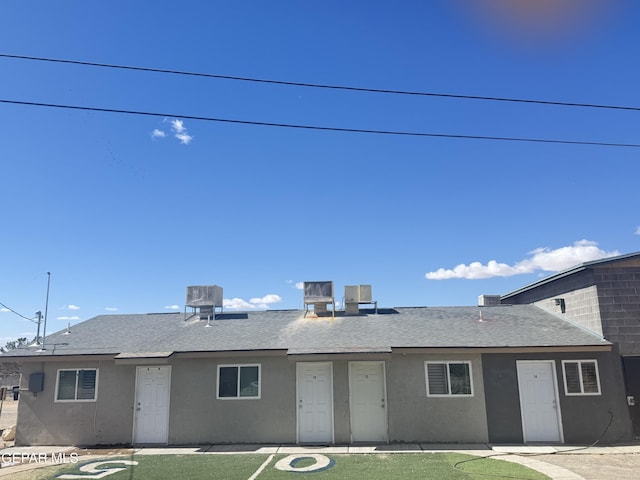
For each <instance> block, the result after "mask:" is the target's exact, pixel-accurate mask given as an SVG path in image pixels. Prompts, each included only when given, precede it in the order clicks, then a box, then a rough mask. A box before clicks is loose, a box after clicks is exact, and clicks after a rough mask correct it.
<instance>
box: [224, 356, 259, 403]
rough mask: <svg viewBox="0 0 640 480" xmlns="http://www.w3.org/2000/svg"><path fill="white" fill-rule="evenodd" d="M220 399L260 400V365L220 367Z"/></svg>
mask: <svg viewBox="0 0 640 480" xmlns="http://www.w3.org/2000/svg"><path fill="white" fill-rule="evenodd" d="M217 389H218V392H217V397H218V398H222V399H225V398H229V399H231V398H241V399H242V398H245V399H250V398H253V399H256V398H260V365H259V364H255V365H218V388H217Z"/></svg>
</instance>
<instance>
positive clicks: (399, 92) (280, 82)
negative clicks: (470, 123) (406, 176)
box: [0, 53, 640, 112]
mask: <svg viewBox="0 0 640 480" xmlns="http://www.w3.org/2000/svg"><path fill="white" fill-rule="evenodd" d="M0 57H4V58H14V59H19V60H34V61H39V62H53V63H66V64H72V65H84V66H90V67H102V68H115V69H121V70H135V71H141V72H153V73H166V74H171V75H186V76H193V77H206V78H218V79H223V80H237V81H242V82H254V83H268V84H274V85H287V86H295V87H308V88H324V89H331V90H348V91H352V92H368V93H385V94H394V95H412V96H422V97H441V98H455V99H460V100H486V101H491V102H510V103H527V104H537V105H554V106H562V107H581V108H601V109H610V110H628V111H634V112H638V111H640V107H631V106H626V105H606V104H598V103H577V102H560V101H552V100H536V99H528V98H508V97H489V96H482V95H458V94H453V93H435V92H419V91H406V90H392V89H384V88H367V87H352V86H347V85H326V84H320V83H303V82H291V81H285V80H270V79H265V78H252V77H239V76H234V75H219V74H214V73H202V72H186V71H181V70H168V69H162V68H150V67H136V66H131V65H117V64H110V63H97V62H84V61H79V60H66V59H60V58H46V57H32V56H26V55H11V54H7V53H0Z"/></svg>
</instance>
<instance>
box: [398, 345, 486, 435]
mask: <svg viewBox="0 0 640 480" xmlns="http://www.w3.org/2000/svg"><path fill="white" fill-rule="evenodd" d="M427 360H430V361H438V360H453V361H471V362H472V363H471V370H472V380H473V388H474V395H473V397H446V398H436V397H427V387H426V377H425V364H424V362H425V361H427ZM386 368H387V399H388V405H389V408H388V411H389V440H390V441H405V442H409V441H421V442H431V443H441V442H444V443H478V442H480V443H484V442H487V441H488V431H487V421H486V413H485V411H486V408H485V400H484V394H485V391H484V385H483V381H482V363H481V360H480V355H462V354H451V355H424V354H407V355H405V356H403V355H393V356H392V358H391V359H390V360H389V361H388V362H387V365H386Z"/></svg>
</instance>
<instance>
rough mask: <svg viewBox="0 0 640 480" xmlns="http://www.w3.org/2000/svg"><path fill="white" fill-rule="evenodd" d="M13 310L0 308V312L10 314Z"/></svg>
mask: <svg viewBox="0 0 640 480" xmlns="http://www.w3.org/2000/svg"><path fill="white" fill-rule="evenodd" d="M10 311H11V310H9V309H8V308H4V307H2V308H0V312H10Z"/></svg>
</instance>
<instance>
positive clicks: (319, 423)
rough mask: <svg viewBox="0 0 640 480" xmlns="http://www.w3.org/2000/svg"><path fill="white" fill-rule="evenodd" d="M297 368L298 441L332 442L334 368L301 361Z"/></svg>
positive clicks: (328, 364) (330, 365)
mask: <svg viewBox="0 0 640 480" xmlns="http://www.w3.org/2000/svg"><path fill="white" fill-rule="evenodd" d="M296 368H297V397H298V398H297V402H296V403H297V407H298V442H299V443H333V375H332V372H333V365H332V364H331V363H312V362H300V363H297V364H296Z"/></svg>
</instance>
